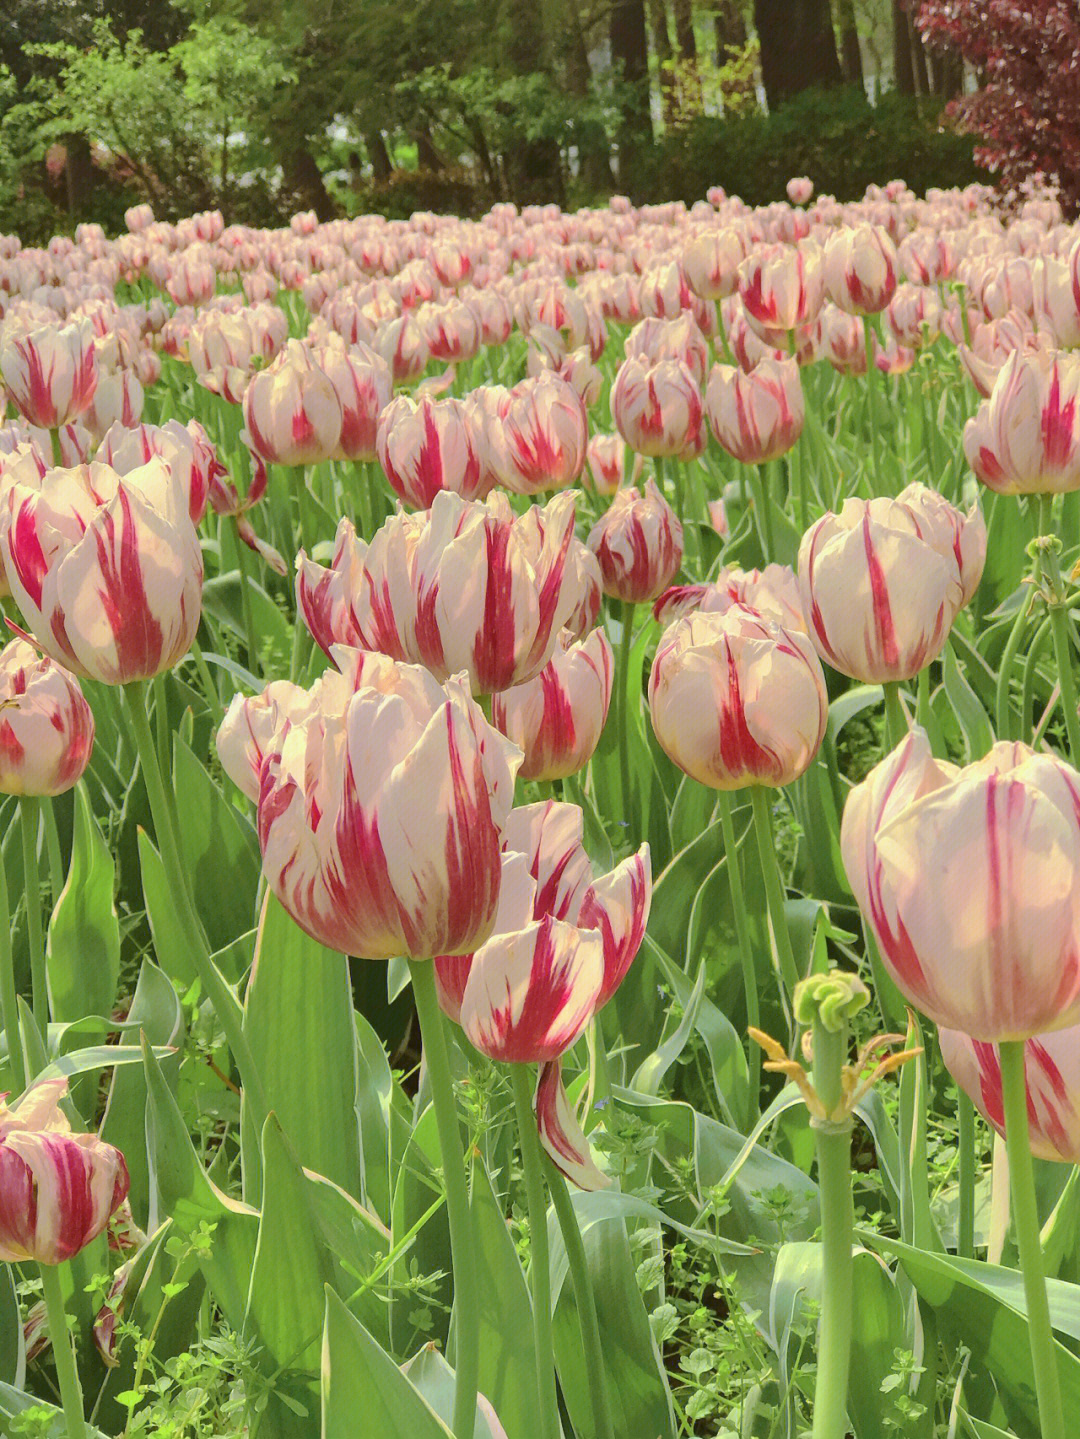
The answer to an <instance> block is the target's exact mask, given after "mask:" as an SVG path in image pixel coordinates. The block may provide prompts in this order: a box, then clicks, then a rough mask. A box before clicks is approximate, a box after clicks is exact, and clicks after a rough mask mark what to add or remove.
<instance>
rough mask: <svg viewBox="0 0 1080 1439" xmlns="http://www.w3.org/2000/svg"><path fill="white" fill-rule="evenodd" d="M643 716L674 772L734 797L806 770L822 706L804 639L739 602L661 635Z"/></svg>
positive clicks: (814, 662)
mask: <svg viewBox="0 0 1080 1439" xmlns="http://www.w3.org/2000/svg"><path fill="white" fill-rule="evenodd" d="M649 710H650V713H651V715H652V724H653V732H654V733H655V735H656V738H657V740H658V742H659V744H660V747H661V749H663V751H664V753H665V754H666V755H668V756H669V758H670V759H672V760H673V761H674V762H675V764H677V765H678V766H679V768H680V769H681V770H684V771H685V772H686V773H687V774H688V775H690V776H691V778H693V779H696V780H698V781H699V783H701V784H705V785H709V786H710V787H711V788H712V789H722V790H734V789H743V788H745V787H746V786H747V785H766V786H770V787H774V786H777V785H785V784H790V783H791V782H792V780H795V779H798V777H799V776H800V775H801V774H803V773H805V771H806V770H807V769H808V767H809V765H810V763H811V761H812V760H813V758H814V756H815V755H816V754H817V752H818V749H819V748H820V746H821V741H822V739H823V738H824V736H825V725H826V722H827V720H828V717H829V699H828V694H827V692H826V689H825V676H824V674H823V672H822V669H821V663H820V661H819V660H818V657H817V655H816V654H815V653H814V649H813V646H812V645H811V643H810V641H809V639H808V638H807V636H806V635H805V634H802V633H801V632H799V631H798V630H785V629H783V628H782V627H781V626H780V625H778V624H776V623H774V622H773V621H772V620H769V619H765V618H764V617H763V616H762V615H760V614H758V613H756V612H755V611H754V610H751V609H748V608H747V607H746V606H745V605H739V604H736V605H732V606H731V608H730V609H728V610H726V611H725V612H724V613H723V614H719V613H716V612H712V613H700V614H689V615H686V616H684V617H683V618H682V619H680V620H676V621H675V623H674V624H673V625H670V626H669V627H668V628H667V629H666V630H665V631H664V634H663V636H662V638H661V640H660V643H659V645H658V646H657V650H656V658H655V659H654V661H653V667H652V672H651V674H650V676H649Z"/></svg>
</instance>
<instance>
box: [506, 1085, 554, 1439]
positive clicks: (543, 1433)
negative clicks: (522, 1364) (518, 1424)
mask: <svg viewBox="0 0 1080 1439" xmlns="http://www.w3.org/2000/svg"><path fill="white" fill-rule="evenodd" d="M509 1068H510V1081H511V1083H512V1084H513V1087H514V1111H515V1113H516V1115H517V1126H518V1139H519V1141H520V1144H521V1167H522V1170H523V1172H524V1175H525V1195H526V1198H527V1200H528V1205H529V1287H530V1289H531V1290H532V1307H533V1348H534V1350H535V1358H536V1388H537V1392H538V1393H539V1395H540V1417H539V1422H538V1424H537V1436H538V1439H555V1436H556V1435H557V1434H558V1423H559V1409H558V1399H557V1397H556V1394H555V1350H554V1348H553V1345H552V1338H551V1259H550V1256H549V1254H548V1231H547V1195H546V1193H545V1192H544V1162H543V1150H542V1149H541V1147H540V1137H539V1135H538V1133H537V1130H536V1115H535V1114H534V1113H533V1103H532V1100H533V1087H532V1072H531V1066H530V1065H527V1064H511V1065H510V1066H509Z"/></svg>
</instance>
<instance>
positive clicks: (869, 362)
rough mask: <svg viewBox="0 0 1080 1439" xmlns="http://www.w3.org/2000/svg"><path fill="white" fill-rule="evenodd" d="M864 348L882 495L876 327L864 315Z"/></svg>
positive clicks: (874, 453) (872, 449)
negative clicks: (879, 457)
mask: <svg viewBox="0 0 1080 1439" xmlns="http://www.w3.org/2000/svg"><path fill="white" fill-rule="evenodd" d="M862 322H863V346H864V348H865V351H866V390H867V409H868V410H869V413H870V456H871V461H872V465H873V471H874V493H875V494H880V493H881V470H880V466H879V464H878V399H877V378H878V377H877V365H876V364H875V363H874V327H873V325H872V324H871V322H870V316H869V315H864V316H863V317H862Z"/></svg>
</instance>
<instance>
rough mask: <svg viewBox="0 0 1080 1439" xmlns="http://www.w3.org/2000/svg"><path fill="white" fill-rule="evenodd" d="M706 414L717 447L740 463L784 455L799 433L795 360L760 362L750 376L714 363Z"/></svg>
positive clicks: (801, 409)
mask: <svg viewBox="0 0 1080 1439" xmlns="http://www.w3.org/2000/svg"><path fill="white" fill-rule="evenodd" d="M705 414H706V416H707V417H708V421H709V424H710V426H711V428H712V432H713V434H714V435H715V436H716V438H717V440H718V441H719V443H720V444H721V445H722V446H723V448H724V449H725V450H727V452H728V454H729V455H734V456H735V458H736V459H737V460H741V461H742V462H743V464H748V465H760V464H763V463H764V462H765V461H766V460H775V459H777V458H778V457H779V456H780V455H784V454H786V453H787V452H788V450H790V449H791V447H792V446H793V445H794V444H795V443H796V442H797V441H798V438H799V436H800V435H801V434H802V427H803V419H804V415H805V407H804V403H803V391H802V381H801V379H800V378H799V366H798V364H797V363H796V362H795V361H794V360H790V359H789V360H762V361H761V363H760V364H758V365H755V367H754V368H753V369H752V370H751V371H749V373H747V372H745V371H743V370H739V369H736V368H735V366H733V365H714V366H713V369H712V374H711V375H710V376H709V383H708V386H707V387H706V390H705Z"/></svg>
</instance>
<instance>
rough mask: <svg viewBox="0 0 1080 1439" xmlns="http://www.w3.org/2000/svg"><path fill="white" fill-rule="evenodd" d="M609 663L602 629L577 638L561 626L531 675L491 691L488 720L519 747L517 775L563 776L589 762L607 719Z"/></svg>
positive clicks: (610, 661)
mask: <svg viewBox="0 0 1080 1439" xmlns="http://www.w3.org/2000/svg"><path fill="white" fill-rule="evenodd" d="M613 665H614V660H613V656H612V652H611V644H610V642H609V640H608V638H607V636H606V635H605V634H604V632H603V630H593V631H592V633H591V634H589V635H587V636H586V638H585V639H584V640H581V641H579V642H577V643H575V642H574V641H573V640H572V638H571V636H570V633H569V631H567V630H563V631H562V633H561V634H560V636H559V642H558V644H557V645H556V647H555V653H554V654H553V655H552V657H551V659H550V660H549V661H548V664H547V666H546V667H545V668H544V669H543V670H541V671H540V673H539V674H538V675H537V676H536V678H535V679H531V680H527V681H526V682H525V684H523V685H514V686H513V688H512V689H508V690H503V691H502V692H501V693H500V694H497V695H494V696H493V698H492V704H491V722H492V724H493V725H494V726H495V728H496V729H497V730H498V731H499V732H500V734H504V735H506V737H507V738H508V739H510V740H512V741H513V742H514V744H516V745H517V747H518V748H519V749H520V750H522V751H523V752H524V755H525V758H524V760H523V762H522V765H521V769H520V770H519V771H518V773H519V774H520V776H521V778H522V779H538V780H553V779H565V778H566V776H567V775H571V774H576V773H577V772H578V770H580V769H583V768H584V766H585V765H586V764H588V762H589V760H590V759H591V758H592V756H593V752H594V751H595V749H596V746H597V745H598V744H599V742H600V734H601V731H602V730H603V728H604V721H605V720H606V719H607V712H608V705H609V704H610V702H611V682H612V675H613Z"/></svg>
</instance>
